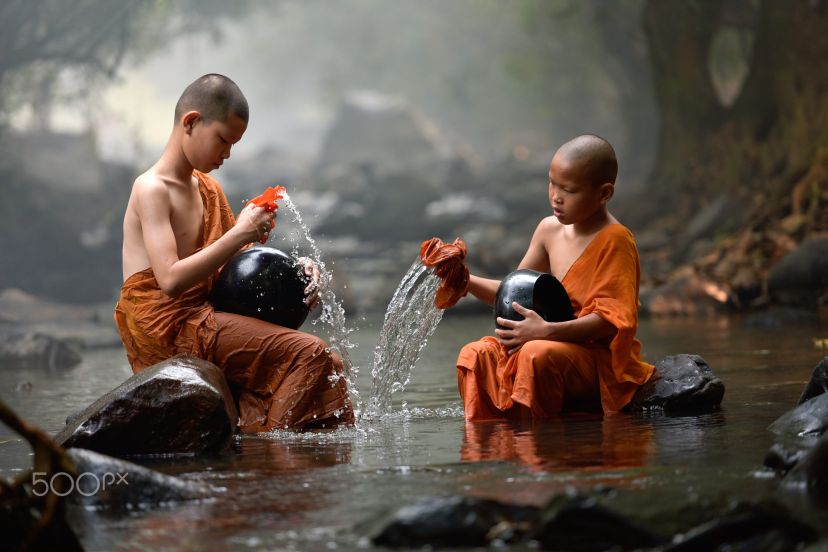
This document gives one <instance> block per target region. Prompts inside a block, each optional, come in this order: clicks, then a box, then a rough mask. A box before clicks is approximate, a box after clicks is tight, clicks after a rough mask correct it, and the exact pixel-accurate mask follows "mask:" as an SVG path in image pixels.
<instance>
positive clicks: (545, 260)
mask: <svg viewBox="0 0 828 552" xmlns="http://www.w3.org/2000/svg"><path fill="white" fill-rule="evenodd" d="M549 231H550V229H549V221H548V220H547V219H543V220H542V221H540V224H538V226H537V228H535V233H534V234H532V240H531V241H530V242H529V248H528V249H527V250H526V254H525V255H524V256H523V260H522V261H520V264H518V268H519V269H520V268H530V269H532V270H537V271H538V272H550V266H549V251H548V250H547V248H546V241H547V239H548V237H549V236H548V234H549Z"/></svg>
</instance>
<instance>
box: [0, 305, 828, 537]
mask: <svg viewBox="0 0 828 552" xmlns="http://www.w3.org/2000/svg"><path fill="white" fill-rule="evenodd" d="M382 324H383V316H382V315H381V314H376V315H373V316H368V317H365V318H362V317H360V318H356V319H354V320H353V326H355V327H356V329H355V330H354V331H353V332H352V333H351V334H350V335H349V339H350V341H351V342H352V344H353V345H355V347H353V348H351V349H350V351H349V353H350V358H351V361H352V363H353V364H354V366H357V367H360V368H362V371H361V372H358V374H356V376H357V377H356V381H357V386H358V388H359V391H360V393H359V395H360V396H361V397H362V399H363V400H368V399H370V394H371V392H372V381H371V377H372V375H371V371H372V370H371V366H372V364H373V363H374V361H375V346H376V345H377V339H378V336H379V333H380V329H381V328H382ZM303 329H306V330H309V331H314V332H315V331H316V328H315V327H314V326H313V325H311V324H309V323H308V324H306V325H305V327H304V328H303ZM492 329H493V321H492V319H491V318H490V317H489V316H466V317H461V316H455V315H452V314H451V313H448V314H447V315H446V316H445V317H444V318H443V320H442V322H440V324H439V326H438V327H437V329H436V331H435V332H434V333H433V334H432V335H431V337H430V338H429V340H428V346H427V347H425V348H423V349H422V350H421V351H420V354H419V360H418V361H417V364H416V365H415V366H414V368H413V370H411V373H410V382H409V383H408V384H407V385H406V386H405V388H404V390H402V391H401V392H399V393H395V394H393V395H392V396H391V404H390V406H388V410H387V411H386V413H385V414H384V415H381V416H371V417H367V418H365V419H363V420H361V421H360V423H359V424H358V426H357V427H356V428H348V429H340V430H335V431H320V432H308V433H292V432H285V431H277V432H274V433H269V434H261V435H256V436H239V437H237V438H236V439H235V442H234V447H233V450H232V451H230V452H228V453H224V454H221V455H216V456H209V457H198V458H178V459H154V460H141V461H140V462H141V463H142V464H145V465H148V466H151V467H153V468H155V469H158V470H160V471H163V472H165V473H169V474H174V475H178V476H180V477H182V478H184V479H187V480H192V481H198V482H203V483H208V484H210V485H212V486H214V487H218V488H221V489H223V491H221V492H217V493H216V494H215V497H214V498H212V499H210V500H206V501H199V502H187V503H180V504H177V505H171V506H167V507H156V508H153V509H148V510H141V509H137V510H134V511H131V512H128V513H126V514H123V513H118V514H115V513H112V512H106V511H86V510H82V509H80V508H73V510H72V519H73V520H74V521H73V523H74V526H75V527H76V528H77V529H78V531H79V533H80V534H81V538H82V541H83V544H84V546H85V547H86V548H87V550H136V551H137V550H259V549H267V550H303V551H304V550H309V551H315V550H336V549H340V550H353V549H357V548H365V547H370V545H369V542H368V540H367V537H366V535H368V534H369V532H370V529H371V527H373V524H374V522H375V521H376V520H377V519H378V518H380V517H382V516H383V515H385V514H388V513H389V512H391V511H393V510H395V509H396V508H398V507H400V506H402V505H407V504H412V503H414V502H416V501H417V500H418V499H419V498H421V497H424V496H431V495H445V494H463V495H470V496H479V497H488V498H495V499H499V500H502V501H507V502H514V503H526V504H537V505H540V504H543V503H545V502H546V501H547V500H548V499H550V498H551V497H552V496H554V495H556V494H558V493H560V492H563V491H565V490H567V489H571V488H575V489H581V490H585V491H589V490H593V489H596V488H605V489H614V491H612V492H610V493H609V494H608V495H607V496H609V499H608V500H609V502H608V503H609V504H611V505H612V506H613V507H615V508H616V509H617V510H619V511H620V512H623V513H625V514H630V515H635V516H637V517H640V518H643V519H649V520H651V521H653V522H657V523H660V524H663V527H664V528H665V529H666V528H669V526H670V523H671V519H675V517H676V516H677V515H678V514H677V512H678V511H679V510H680V509H681V508H682V507H683V505H687V504H693V505H696V506H697V507H707V506H709V507H710V509H711V512H712V511H713V509H714V508H715V507H716V506H718V505H721V504H726V503H727V502H728V501H730V500H734V499H741V500H758V499H761V498H766V497H769V496H773V497H776V498H779V499H780V500H782V501H783V502H785V503H786V504H788V505H789V507H791V508H794V509H796V511H797V512H799V514H800V515H801V516H803V517H805V518H806V519H807V520H808V521H809V522H811V523H813V524H815V525H816V526H818V527H828V517H827V516H826V515H825V512H820V511H811V510H809V509H808V508H807V505H805V504H804V503H803V501H802V500H798V499H797V498H796V495H795V494H793V495H792V494H790V493H783V492H780V491H779V490H778V489H777V487H778V481H777V480H776V479H775V478H774V477H773V476H772V474H771V473H770V472H768V471H766V470H763V469H762V459H763V458H764V455H765V453H766V452H767V450H768V447H769V446H770V445H771V444H772V443H773V442H774V436H773V435H772V434H771V433H770V432H769V431H768V430H767V426H768V425H769V424H770V423H771V422H772V421H773V420H774V419H776V418H777V417H778V416H779V415H781V414H782V413H784V412H786V411H787V410H789V409H790V408H792V407H793V406H794V405H795V404H796V401H797V399H798V397H799V394H800V393H801V391H802V389H803V387H804V386H805V383H806V382H807V380H808V378H809V377H810V374H811V371H812V369H813V367H814V366H815V365H816V363H817V362H818V361H819V360H820V359H821V358H822V357H823V356H824V354H825V353H824V352H823V351H820V350H818V349H816V348H815V347H814V342H813V339H814V338H817V337H821V336H824V334H825V330H824V328H823V329H821V328H818V327H796V328H782V329H773V330H769V329H757V328H750V327H748V326H746V325H745V324H744V323H743V321H742V320H740V319H733V318H720V319H713V320H710V319H708V320H692V319H679V320H666V321H665V320H644V321H642V324H641V327H640V328H639V333H638V336H639V338H640V339H641V341H642V342H643V344H644V354H645V359H646V360H649V361H651V362H652V361H655V360H657V359H659V358H661V357H663V356H665V355H668V354H677V353H697V354H701V355H702V356H703V357H704V358H705V359H706V360H707V362H708V363H709V365H710V366H711V368H712V369H713V371H714V372H715V373H716V375H717V376H719V377H720V378H721V379H722V380H723V381H724V383H725V385H726V392H725V398H724V402H723V407H722V409H721V410H720V411H718V412H715V413H712V414H705V415H695V416H680V417H671V416H666V415H664V414H659V413H652V414H646V415H642V414H638V415H614V416H607V417H603V418H602V417H599V416H578V417H572V418H568V419H564V420H560V421H549V422H543V423H535V424H532V425H515V424H510V423H505V422H503V423H500V422H483V423H468V424H467V423H465V421H464V420H463V416H462V407H461V405H460V402H459V396H458V393H457V387H456V375H455V368H454V360H455V358H456V355H457V352H458V350H459V349H460V347H461V345H462V344H464V343H465V342H467V341H471V340H474V339H477V338H479V337H480V336H482V335H486V334H489V333H491V331H492ZM320 335H323V334H320ZM323 337H324V335H323ZM83 357H84V360H83V362H82V363H81V364H79V365H78V366H76V367H74V368H72V369H69V370H66V371H60V372H49V371H46V370H32V369H19V368H12V367H9V366H0V398H2V400H3V401H5V402H6V403H7V404H8V405H9V406H10V407H11V408H13V409H14V410H15V411H16V412H17V413H18V414H20V415H21V416H22V417H24V418H25V419H26V420H27V421H29V422H31V423H34V424H36V425H38V426H40V427H41V428H43V429H45V430H46V431H48V432H50V433H55V432H57V431H58V430H59V429H61V427H62V426H63V423H64V420H65V418H66V416H67V415H68V414H70V413H72V412H75V411H77V410H79V409H81V408H83V407H85V406H87V405H88V404H89V403H91V402H92V401H94V400H95V399H97V398H98V397H99V396H100V395H102V394H103V393H105V392H106V391H108V390H110V389H112V388H113V387H115V386H117V385H119V384H120V383H121V382H123V381H124V380H125V379H126V378H127V377H129V376H130V374H131V373H130V370H129V367H128V365H127V361H126V357H125V355H124V351H123V350H122V349H100V350H85V351H83ZM31 459H32V458H31V455H30V451H29V449H28V446H27V444H26V443H25V442H23V441H22V440H21V439H20V438H19V437H18V436H17V435H15V434H12V433H11V432H10V431H9V430H8V429H7V428H6V427H5V426H2V425H0V477H5V478H11V477H14V476H15V475H17V474H19V473H20V472H21V471H23V470H25V469H26V468H28V467H29V466H30V464H31ZM665 532H667V533H669V531H665Z"/></svg>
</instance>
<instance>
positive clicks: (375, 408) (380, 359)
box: [271, 194, 443, 421]
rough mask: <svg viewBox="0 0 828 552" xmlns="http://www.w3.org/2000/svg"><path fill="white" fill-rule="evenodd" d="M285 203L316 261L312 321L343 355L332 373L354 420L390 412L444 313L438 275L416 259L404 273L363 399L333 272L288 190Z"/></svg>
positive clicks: (404, 410)
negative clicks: (317, 309) (316, 310)
mask: <svg viewBox="0 0 828 552" xmlns="http://www.w3.org/2000/svg"><path fill="white" fill-rule="evenodd" d="M284 202H285V206H286V207H287V208H288V209H289V210H290V212H291V215H292V222H293V223H294V224H295V225H296V226H297V227H298V231H297V232H296V233H295V235H294V236H292V237H294V238H298V239H299V240H300V241H302V242H303V246H304V247H306V248H308V249H309V250H310V255H309V256H310V258H311V259H313V261H314V262H315V263H316V264H317V266H318V267H319V271H320V274H321V279H320V299H321V303H322V313H321V315H320V316H319V318H317V319H315V320H314V321H313V323H314V324H316V323H320V322H321V323H322V324H323V325H324V326H325V328H326V334H327V338H328V343H329V346H330V348H331V349H332V350H333V351H335V352H336V353H338V354H339V355H340V356H341V357H342V360H343V365H344V374H341V375H335V376H332V377H344V378H345V379H346V382H347V383H348V388H349V390H350V393H351V400H352V402H353V405H354V410H355V414H356V417H357V420H358V421H359V420H360V419H375V418H382V417H383V416H388V415H391V414H393V411H392V401H391V396H392V395H393V394H395V393H399V392H401V391H403V390H404V389H405V387H406V386H407V385H408V384H409V383H410V380H411V371H412V369H413V368H414V365H415V364H416V362H417V359H418V358H419V356H420V352H421V351H422V349H423V348H424V347H425V346H426V345H427V344H428V339H429V337H431V335H432V334H433V333H434V330H435V329H436V328H437V325H438V324H439V323H440V319H441V318H442V317H443V311H442V309H438V308H437V307H435V306H434V296H435V293H436V291H437V288H438V287H439V285H440V279H439V278H437V277H436V276H434V274H433V269H430V268H427V267H425V266H423V264H422V263H421V262H420V260H419V259H417V260H415V261H414V263H413V264H412V265H411V267H410V268H409V269H408V272H406V274H405V275H404V276H403V278H402V280H401V281H400V284H399V286H398V287H397V289H396V291H395V292H394V295H393V296H392V298H391V301H390V302H389V304H388V307H387V309H386V312H385V318H384V322H383V326H382V329H381V331H380V333H379V338H378V342H377V345H376V347H375V348H374V362H373V368H372V370H371V377H372V381H373V388H372V392H371V395H370V396H369V397H368V398H367V399H366V400H365V401H363V400H362V399H361V398H360V396H359V391H358V389H357V386H356V376H357V374H358V372H359V368H358V367H357V366H354V365H353V363H352V362H351V359H350V355H349V353H348V350H349V349H351V348H353V347H354V345H353V344H352V343H351V341H350V338H349V336H350V334H351V333H352V332H353V329H351V328H350V327H349V325H348V322H347V320H346V315H345V309H344V308H343V307H342V303H341V302H340V301H339V300H338V299H337V297H336V293H335V292H334V290H333V289H332V285H331V283H332V281H333V275H332V272H331V271H330V270H329V269H328V268H327V266H326V264H325V261H324V260H323V259H322V252H321V251H320V249H319V247H318V245H317V244H316V241H315V240H314V239H313V237H311V235H310V229H309V228H308V226H307V225H306V224H305V222H304V220H303V219H302V215H301V213H300V212H299V209H298V207H297V206H296V204H295V203H294V202H293V201H292V200H291V199H290V196H289V195H288V194H285V196H284ZM271 239H272V238H271ZM291 253H292V254H293V256H294V257H299V256H301V253H300V247H299V245H298V244H294V245H293V249H292V251H291ZM402 413H403V414H404V415H407V414H409V411H408V410H407V404H405V403H403V405H402ZM420 414H422V412H420Z"/></svg>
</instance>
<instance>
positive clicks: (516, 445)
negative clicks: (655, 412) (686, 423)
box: [460, 415, 655, 472]
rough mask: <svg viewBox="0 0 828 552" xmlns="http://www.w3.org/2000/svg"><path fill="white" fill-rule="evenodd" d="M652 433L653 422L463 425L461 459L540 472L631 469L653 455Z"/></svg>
mask: <svg viewBox="0 0 828 552" xmlns="http://www.w3.org/2000/svg"><path fill="white" fill-rule="evenodd" d="M598 428H600V430H598ZM653 433H654V431H653V424H652V422H650V421H648V420H643V421H642V420H640V419H636V418H634V417H632V416H627V415H611V416H606V417H604V418H603V419H602V418H601V417H600V416H592V417H584V418H583V419H569V420H567V421H566V422H564V421H548V422H544V423H534V424H532V423H528V422H466V424H465V426H464V434H463V445H462V447H461V449H460V459H461V460H464V461H470V462H479V461H490V460H499V461H513V462H518V463H520V464H523V465H525V466H527V467H528V468H529V469H532V470H536V471H541V472H543V471H559V470H593V471H602V470H603V471H612V470H617V469H626V468H636V467H641V466H644V465H646V464H648V461H649V459H650V457H651V456H652V455H653V452H654V450H655V444H654V438H653Z"/></svg>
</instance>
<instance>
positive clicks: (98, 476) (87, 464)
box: [67, 448, 213, 510]
mask: <svg viewBox="0 0 828 552" xmlns="http://www.w3.org/2000/svg"><path fill="white" fill-rule="evenodd" d="M67 454H69V457H70V458H72V461H73V462H74V463H75V467H76V468H77V474H78V475H77V476H76V477H75V480H74V481H75V483H76V484H75V486H74V492H73V493H72V494H71V495H70V496H71V500H72V502H74V503H76V504H81V505H83V506H84V507H86V508H94V509H107V510H138V509H148V508H154V507H157V506H159V505H162V504H170V503H175V502H181V501H185V500H197V499H200V498H206V497H208V496H209V495H210V494H211V492H213V489H211V488H210V487H208V486H206V485H202V484H200V483H194V482H190V481H184V480H182V479H179V478H178V477H173V476H170V475H165V474H163V473H159V472H157V471H155V470H151V469H148V468H145V467H143V466H139V465H138V464H134V463H132V462H127V461H125V460H120V459H118V458H113V457H111V456H106V455H105V454H99V453H97V452H95V451H92V450H86V449H81V448H72V449H69V450H68V451H67Z"/></svg>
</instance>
